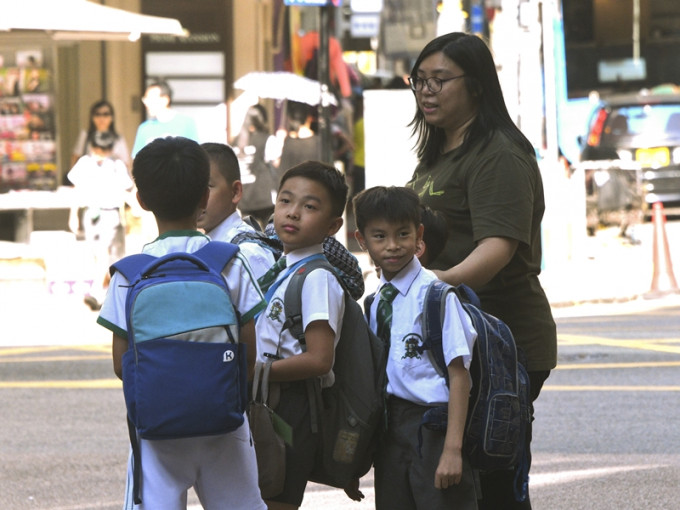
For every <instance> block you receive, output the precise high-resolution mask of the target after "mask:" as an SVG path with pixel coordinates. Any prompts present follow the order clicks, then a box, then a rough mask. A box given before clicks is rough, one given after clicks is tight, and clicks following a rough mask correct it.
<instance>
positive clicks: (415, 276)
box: [354, 186, 477, 510]
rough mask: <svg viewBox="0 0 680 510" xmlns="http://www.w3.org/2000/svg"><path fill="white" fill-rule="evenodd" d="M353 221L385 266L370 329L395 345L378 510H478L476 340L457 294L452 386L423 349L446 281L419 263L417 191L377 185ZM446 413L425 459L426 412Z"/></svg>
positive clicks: (451, 320) (447, 341) (449, 331)
mask: <svg viewBox="0 0 680 510" xmlns="http://www.w3.org/2000/svg"><path fill="white" fill-rule="evenodd" d="M354 214H355V218H356V223H357V231H356V238H357V240H358V241H359V244H360V246H361V248H362V249H364V250H367V251H368V254H369V255H370V257H371V259H372V260H373V261H374V262H375V264H376V266H378V267H380V282H379V285H378V289H377V292H376V294H375V299H374V300H373V302H372V304H371V306H370V309H369V310H367V312H368V316H369V317H370V323H369V324H370V327H371V329H372V330H373V331H375V332H376V333H377V334H378V335H379V336H381V337H382V338H383V340H384V341H386V342H387V344H388V346H389V352H388V359H387V381H388V382H387V388H386V393H387V417H388V418H387V430H386V431H385V432H384V434H383V437H382V438H381V440H380V441H379V447H378V452H377V454H376V459H375V464H374V467H375V503H376V509H377V510H411V509H415V508H428V509H431V510H447V509H450V508H456V509H464V510H476V509H477V495H476V488H475V481H474V473H473V470H472V468H471V466H470V463H469V461H468V459H467V457H466V456H465V454H464V453H463V451H462V446H463V431H464V427H465V419H466V416H467V408H468V399H469V396H470V387H471V386H470V385H471V379H470V373H469V367H470V360H471V357H472V348H473V346H474V342H475V340H476V338H477V333H476V332H475V330H474V328H473V326H472V322H471V320H470V318H469V317H468V315H467V314H466V312H465V310H464V309H463V307H462V305H461V303H460V301H458V298H457V297H456V296H455V295H454V294H453V293H450V294H449V296H448V298H447V301H446V311H445V315H444V321H443V327H442V331H443V334H442V348H443V352H444V359H445V361H446V363H447V366H448V375H449V381H450V383H449V384H448V385H447V384H446V379H445V378H444V377H442V376H441V375H440V374H439V373H438V372H437V370H436V368H435V366H434V364H433V363H432V362H431V361H430V358H429V356H428V355H427V354H425V353H423V354H420V352H422V350H420V351H419V349H418V348H419V347H421V346H422V342H423V331H422V327H421V317H422V310H423V304H424V301H425V294H426V292H427V289H428V287H429V285H430V283H431V282H433V281H435V280H436V279H437V277H436V276H435V274H434V273H433V272H431V271H430V270H428V269H425V268H424V267H423V266H422V265H421V264H420V261H419V260H418V254H419V253H420V252H421V251H422V239H423V225H422V222H421V208H420V201H419V199H418V195H417V194H416V193H415V192H414V191H413V190H411V189H408V188H401V187H394V186H393V187H384V186H378V187H374V188H370V189H367V190H364V191H362V192H361V193H359V194H358V195H357V196H356V197H355V198H354ZM383 289H385V290H384V291H383ZM388 293H389V294H390V298H391V299H392V301H391V307H392V308H391V314H390V313H389V312H384V313H381V312H382V310H381V311H379V310H380V309H381V307H383V306H384V303H383V302H381V299H382V296H383V295H384V294H388ZM388 315H391V319H390V321H389V322H390V323H391V324H389V326H387V327H385V325H384V324H381V322H386V321H382V320H381V318H382V316H388ZM383 331H384V334H381V332H383ZM437 406H447V408H448V423H447V426H446V430H443V431H435V430H430V429H427V428H423V444H422V455H420V454H419V451H420V448H419V446H418V428H419V425H420V423H421V420H422V418H423V414H424V413H425V412H426V411H428V410H429V409H431V408H433V407H437ZM356 489H357V490H358V487H357V488H356Z"/></svg>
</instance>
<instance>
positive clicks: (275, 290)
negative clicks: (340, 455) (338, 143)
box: [256, 161, 348, 510]
mask: <svg viewBox="0 0 680 510" xmlns="http://www.w3.org/2000/svg"><path fill="white" fill-rule="evenodd" d="M347 192H348V188H347V184H346V183H345V179H344V177H343V175H342V174H341V173H340V172H339V171H338V170H336V169H335V168H334V167H332V166H330V165H327V164H325V163H321V162H317V161H307V162H305V163H302V164H300V165H297V166H295V167H292V168H291V169H289V170H288V171H287V172H286V173H285V174H284V175H283V177H282V178H281V183H280V185H279V190H278V195H277V198H276V204H275V206H274V228H275V229H276V233H277V235H278V237H279V239H280V240H281V242H282V243H283V248H284V256H285V266H286V268H285V269H283V270H282V271H281V272H280V273H279V274H278V276H277V278H276V280H273V278H272V280H273V283H271V284H269V283H266V284H263V283H262V282H263V280H260V281H261V285H262V286H263V290H264V289H265V288H268V290H267V291H266V292H267V293H266V298H267V301H268V304H267V308H266V309H265V311H264V312H263V313H262V314H261V315H260V316H259V317H258V319H257V324H256V332H257V360H258V362H262V363H266V362H268V361H269V362H272V365H271V372H270V381H273V382H278V383H280V385H279V386H280V401H279V404H278V406H277V407H276V413H277V414H278V415H279V416H280V417H281V418H282V419H283V420H284V421H286V422H287V423H288V424H289V425H290V426H291V427H292V429H293V444H292V446H289V445H286V480H285V486H284V490H283V492H282V493H281V494H279V495H278V496H276V497H273V498H271V499H270V500H268V501H267V505H268V508H269V510H292V509H296V508H298V507H299V506H300V505H301V504H302V499H303V496H304V491H305V487H306V486H307V481H308V480H309V474H310V473H311V470H312V468H313V467H314V460H315V457H316V454H317V450H318V448H319V445H320V434H318V433H313V432H312V427H311V423H312V416H311V413H310V397H309V395H308V386H307V380H308V379H310V378H320V379H321V386H322V387H326V386H330V385H331V384H332V382H333V372H332V368H333V359H334V353H335V346H336V345H337V342H338V340H339V338H340V333H341V327H342V319H343V316H344V313H345V301H344V290H343V288H342V286H341V285H340V283H339V282H338V278H337V277H336V275H335V274H333V273H332V272H330V271H327V270H326V269H323V268H321V269H317V270H315V271H312V272H311V273H310V274H309V276H307V278H306V279H305V281H304V285H303V287H302V295H301V299H302V327H303V331H304V336H305V341H306V350H305V351H304V352H303V349H302V347H301V345H300V342H299V341H298V340H297V339H296V338H294V337H293V336H292V335H291V333H290V331H289V330H288V329H287V328H284V322H285V320H286V317H285V311H284V301H283V300H284V296H285V292H286V288H287V287H288V284H289V283H290V278H289V276H290V275H291V274H292V272H293V271H295V270H296V269H297V268H298V267H300V266H301V265H302V264H304V263H305V261H306V260H308V259H309V258H310V257H321V256H323V251H322V243H323V241H324V238H325V237H326V236H332V235H334V234H335V233H336V232H337V231H338V229H339V228H340V227H341V226H342V222H343V219H342V214H343V211H344V208H345V203H346V201H347ZM282 258H283V257H282ZM265 280H268V279H265Z"/></svg>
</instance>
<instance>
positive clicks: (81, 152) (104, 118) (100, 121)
mask: <svg viewBox="0 0 680 510" xmlns="http://www.w3.org/2000/svg"><path fill="white" fill-rule="evenodd" d="M105 132H108V133H110V134H111V135H113V137H114V139H115V142H114V145H113V156H114V157H115V158H117V159H120V160H122V161H123V162H124V163H125V165H126V166H127V167H128V168H130V151H129V150H128V146H127V143H126V142H125V138H123V137H122V136H121V135H120V134H118V132H116V123H115V119H114V112H113V106H112V105H111V103H109V102H108V101H106V100H105V99H101V100H99V101H97V102H95V103H94V104H93V105H92V106H91V107H90V124H89V126H88V128H87V131H85V130H83V131H81V132H80V136H79V137H78V141H77V142H76V144H75V146H74V147H73V154H72V156H71V167H73V165H75V164H76V161H78V159H80V157H81V156H86V155H87V154H89V153H90V150H91V148H92V142H93V141H94V137H95V136H96V134H97V133H105ZM69 184H70V183H69Z"/></svg>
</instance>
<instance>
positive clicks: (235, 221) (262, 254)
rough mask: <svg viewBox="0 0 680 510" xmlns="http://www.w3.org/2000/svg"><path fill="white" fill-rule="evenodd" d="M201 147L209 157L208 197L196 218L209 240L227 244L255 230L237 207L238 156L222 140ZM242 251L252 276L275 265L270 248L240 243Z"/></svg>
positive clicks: (239, 192) (239, 193)
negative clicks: (238, 236) (244, 233)
mask: <svg viewBox="0 0 680 510" xmlns="http://www.w3.org/2000/svg"><path fill="white" fill-rule="evenodd" d="M201 147H202V148H203V149H204V150H205V151H206V153H207V154H208V158H209V159H210V182H209V184H208V186H209V188H210V196H209V197H208V205H207V206H206V208H205V209H204V210H203V211H202V213H201V215H200V216H199V217H198V226H199V228H202V229H203V231H204V232H205V233H206V235H207V236H208V237H210V239H213V240H215V241H224V242H227V243H230V242H232V240H233V239H234V238H235V237H236V236H237V235H238V234H241V233H243V232H249V233H254V232H255V229H254V228H253V227H251V226H250V225H248V224H247V223H246V222H245V221H243V219H242V218H241V215H240V214H239V212H238V210H237V206H238V203H239V201H240V200H241V197H242V196H243V184H242V183H241V173H240V169H239V163H238V158H237V157H236V154H234V150H233V149H232V148H231V147H229V146H228V145H226V144H223V143H212V142H210V143H204V144H201ZM239 248H240V249H241V253H243V255H244V256H245V257H246V259H247V260H248V263H249V265H250V268H251V269H252V270H253V274H254V275H255V279H257V278H260V277H261V276H262V275H263V274H264V273H266V272H267V270H268V269H269V268H270V267H271V266H272V265H274V262H275V259H274V255H273V253H272V251H271V250H268V249H267V248H264V247H263V246H261V245H260V244H258V243H257V242H254V241H249V240H247V239H246V240H244V241H243V242H241V243H239Z"/></svg>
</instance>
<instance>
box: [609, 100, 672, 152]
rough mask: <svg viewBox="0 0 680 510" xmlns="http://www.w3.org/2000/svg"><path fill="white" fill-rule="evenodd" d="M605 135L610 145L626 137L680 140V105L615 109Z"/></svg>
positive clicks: (610, 115) (636, 106) (637, 106)
mask: <svg viewBox="0 0 680 510" xmlns="http://www.w3.org/2000/svg"><path fill="white" fill-rule="evenodd" d="M603 134H604V136H606V137H607V138H608V142H609V143H612V142H614V141H615V140H616V139H617V138H620V137H625V136H641V135H644V136H645V137H663V138H680V104H657V105H635V106H625V107H620V108H613V109H612V111H611V112H610V114H609V116H608V118H607V123H606V124H605V127H604V133H603Z"/></svg>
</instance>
